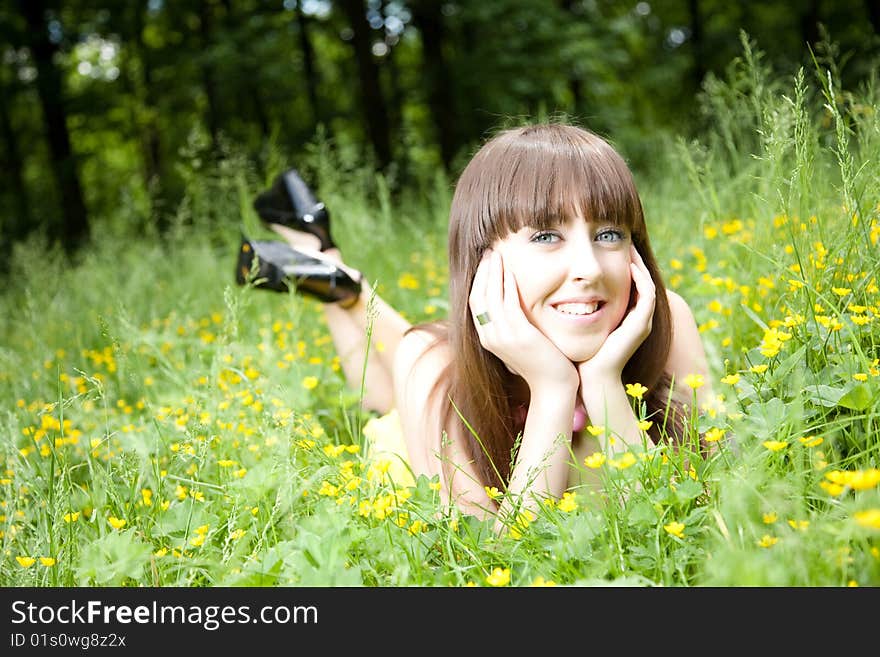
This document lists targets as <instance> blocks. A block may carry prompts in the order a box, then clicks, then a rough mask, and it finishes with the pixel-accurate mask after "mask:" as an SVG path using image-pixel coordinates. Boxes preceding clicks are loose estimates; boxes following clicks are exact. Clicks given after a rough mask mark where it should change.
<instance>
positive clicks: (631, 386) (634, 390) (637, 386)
mask: <svg viewBox="0 0 880 657" xmlns="http://www.w3.org/2000/svg"><path fill="white" fill-rule="evenodd" d="M646 392H648V389H647V388H646V387H645V386H643V385H642V384H641V383H627V384H626V394H628V395H629V396H630V397H633V398H635V399H638V400H639V401H641V399H642V395H644V394H645V393H646Z"/></svg>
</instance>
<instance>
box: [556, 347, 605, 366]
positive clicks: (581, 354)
mask: <svg viewBox="0 0 880 657" xmlns="http://www.w3.org/2000/svg"><path fill="white" fill-rule="evenodd" d="M560 351H562V353H563V354H565V357H566V358H568V360H570V361H571V362H572V363H574V364H575V365H577V364H578V363H583V362H584V361H588V360H590V359H591V358H592V357H593V356H595V355H596V354H597V353H598V352H599V346H592V345H572V346H570V347H568V348H566V349H560Z"/></svg>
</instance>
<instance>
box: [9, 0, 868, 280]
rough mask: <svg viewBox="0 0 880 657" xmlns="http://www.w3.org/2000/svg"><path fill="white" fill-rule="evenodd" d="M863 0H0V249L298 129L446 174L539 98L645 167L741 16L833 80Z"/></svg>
mask: <svg viewBox="0 0 880 657" xmlns="http://www.w3.org/2000/svg"><path fill="white" fill-rule="evenodd" d="M878 12H880V10H878V5H877V3H876V2H872V1H871V0H840V1H836V2H828V1H827V0H825V1H823V0H797V1H793V2H792V1H785V2H781V1H770V2H740V3H729V2H721V1H720V0H656V1H654V2H636V1H632V2H611V1H607V0H492V1H491V2H444V1H441V0H337V1H334V2H331V1H328V0H300V1H298V2H297V1H296V0H283V1H282V0H278V1H275V2H266V1H260V0H237V1H233V0H177V1H175V2H166V1H165V0H136V1H132V2H128V1H121V0H116V1H104V2H99V1H95V0H66V1H64V2H60V1H58V0H20V1H18V2H12V3H4V4H3V6H2V7H0V49H2V63H0V168H2V171H3V172H4V175H3V176H2V177H0V242H2V243H0V249H2V251H3V252H9V251H10V250H11V248H12V245H13V244H14V243H15V242H18V241H21V240H22V239H24V238H26V237H28V236H29V235H31V234H33V233H34V232H37V233H40V234H43V235H46V236H48V240H49V241H50V242H53V241H56V240H57V241H59V242H60V243H61V244H62V245H63V246H64V248H65V249H66V250H67V251H68V252H71V253H72V252H74V251H76V250H77V249H78V247H79V246H80V245H82V244H83V243H85V242H86V241H87V240H88V239H89V236H90V235H91V233H92V231H93V230H94V227H95V226H96V225H97V224H100V223H101V222H102V221H107V220H110V218H112V217H114V216H116V215H118V212H117V210H118V208H119V207H120V206H126V207H127V208H130V209H131V210H132V211H131V212H126V213H125V216H126V221H127V222H129V224H130V225H129V226H128V228H130V229H132V230H133V231H134V232H135V233H137V232H141V231H143V230H144V229H146V228H149V229H157V230H158V231H159V232H160V233H162V232H164V231H166V230H167V228H168V226H169V225H170V224H171V223H172V218H173V217H175V216H176V215H178V214H179V211H180V204H181V201H182V199H183V198H184V196H185V189H186V175H187V171H186V170H187V169H188V168H189V166H190V164H191V163H192V162H194V161H196V162H199V163H200V164H204V165H208V164H212V163H213V164H216V163H217V162H218V161H222V160H223V159H224V158H226V157H228V156H229V154H230V150H235V151H236V152H238V153H241V154H243V157H244V158H245V159H246V160H248V161H249V163H250V164H251V165H252V166H253V169H254V171H255V172H256V176H257V178H258V179H259V180H261V181H264V180H267V179H269V178H270V177H272V176H273V175H275V174H277V173H278V171H277V169H278V168H280V167H282V166H290V165H293V164H295V162H294V160H295V159H296V157H297V156H298V155H299V154H301V153H302V151H303V148H304V146H305V145H306V144H307V143H309V142H311V141H312V140H314V139H315V137H316V135H321V137H322V139H326V140H328V141H330V142H332V143H333V144H335V146H337V147H338V148H340V149H342V150H347V152H349V153H351V154H352V157H353V158H354V160H357V161H358V164H364V163H367V164H368V165H369V166H370V167H371V168H373V169H375V170H377V171H379V172H380V173H382V174H383V177H384V179H385V180H386V181H387V183H388V185H389V189H390V191H391V193H392V194H395V193H397V192H399V191H400V190H402V189H409V190H416V189H420V188H423V187H424V186H425V185H426V184H427V185H429V186H430V185H431V184H433V182H434V176H435V173H436V172H437V171H438V169H442V170H443V171H445V172H446V173H448V174H450V177H451V178H454V176H455V174H456V172H458V171H459V170H460V168H461V166H462V165H463V163H464V161H466V159H467V158H468V157H469V155H470V153H471V152H472V150H473V147H474V145H475V144H476V143H478V142H479V141H480V140H481V139H482V138H484V137H485V136H486V134H487V131H490V130H492V129H495V128H497V127H498V126H499V125H500V124H502V123H504V122H505V121H511V120H516V119H517V117H532V118H534V117H540V116H542V115H547V114H554V115H558V114H560V113H561V114H564V115H566V116H568V117H570V118H572V119H573V120H576V121H578V122H580V123H581V124H583V125H586V126H587V127H589V128H591V129H593V130H595V131H597V132H599V133H600V134H603V135H606V136H609V137H610V138H611V139H612V140H613V141H614V143H615V144H616V145H618V147H619V148H620V149H621V150H622V151H623V152H624V153H625V155H626V156H627V158H628V160H629V161H630V162H631V164H632V165H633V167H634V168H635V169H636V170H637V171H640V172H643V173H647V172H650V166H651V162H652V158H653V150H652V149H654V148H656V145H657V144H658V143H660V142H659V140H658V137H659V136H661V135H663V134H666V133H674V134H680V135H685V136H695V135H698V134H700V132H701V131H704V130H705V129H706V127H707V126H706V125H705V114H704V113H701V111H700V104H699V102H698V95H699V94H700V93H701V89H703V88H704V87H705V86H706V85H709V86H711V85H712V82H713V80H717V79H718V78H721V77H724V74H725V70H726V69H727V68H728V67H729V66H730V65H731V62H732V61H733V60H734V59H735V58H737V57H738V56H739V55H740V54H741V50H742V45H741V39H740V33H741V32H745V33H746V34H748V35H750V37H751V38H753V39H754V41H755V43H756V44H757V45H758V47H759V48H760V49H761V51H762V53H763V56H764V57H765V58H766V64H767V65H768V66H771V67H772V68H773V69H774V70H775V71H777V72H779V73H780V74H781V75H789V74H793V73H794V72H795V71H796V70H797V68H798V67H801V66H806V67H807V69H808V70H815V69H816V64H817V63H818V64H819V66H820V67H821V66H828V65H829V63H830V64H831V65H833V67H834V73H835V74H837V75H839V77H840V85H841V86H842V88H844V89H852V88H855V87H856V86H857V85H858V84H859V83H861V82H863V81H864V80H866V79H867V78H868V77H869V76H870V75H871V74H872V72H876V62H877V55H878V52H880V39H878V26H880V13H878ZM278 153H281V154H282V157H286V158H288V161H286V162H278V161H276V160H275V159H273V157H272V154H278ZM182 163H183V165H182ZM273 167H274V169H275V170H269V169H270V168H273ZM221 211H222V210H221ZM178 218H179V217H178ZM205 219H211V220H212V221H214V222H217V223H218V224H219V225H229V226H231V227H233V228H234V227H235V225H236V223H237V222H238V221H240V219H241V217H240V216H239V215H238V214H237V210H236V208H235V207H230V208H229V212H228V214H226V215H225V216H217V217H211V218H208V217H205ZM392 220H393V217H392ZM184 221H185V219H184ZM0 269H8V267H0Z"/></svg>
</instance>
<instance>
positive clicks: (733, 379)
mask: <svg viewBox="0 0 880 657" xmlns="http://www.w3.org/2000/svg"><path fill="white" fill-rule="evenodd" d="M721 383H726V384H727V385H730V386H732V385H736V384H737V383H739V374H728V375H727V376H725V377H722V379H721Z"/></svg>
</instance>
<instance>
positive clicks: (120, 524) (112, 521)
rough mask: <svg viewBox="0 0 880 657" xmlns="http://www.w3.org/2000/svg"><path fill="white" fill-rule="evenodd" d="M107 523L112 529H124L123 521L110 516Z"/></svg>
mask: <svg viewBox="0 0 880 657" xmlns="http://www.w3.org/2000/svg"><path fill="white" fill-rule="evenodd" d="M107 522H109V523H110V525H111V526H112V527H113V529H122V528H123V527H125V520H124V519H122V518H117V517H116V516H110V517H109V518H107Z"/></svg>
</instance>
